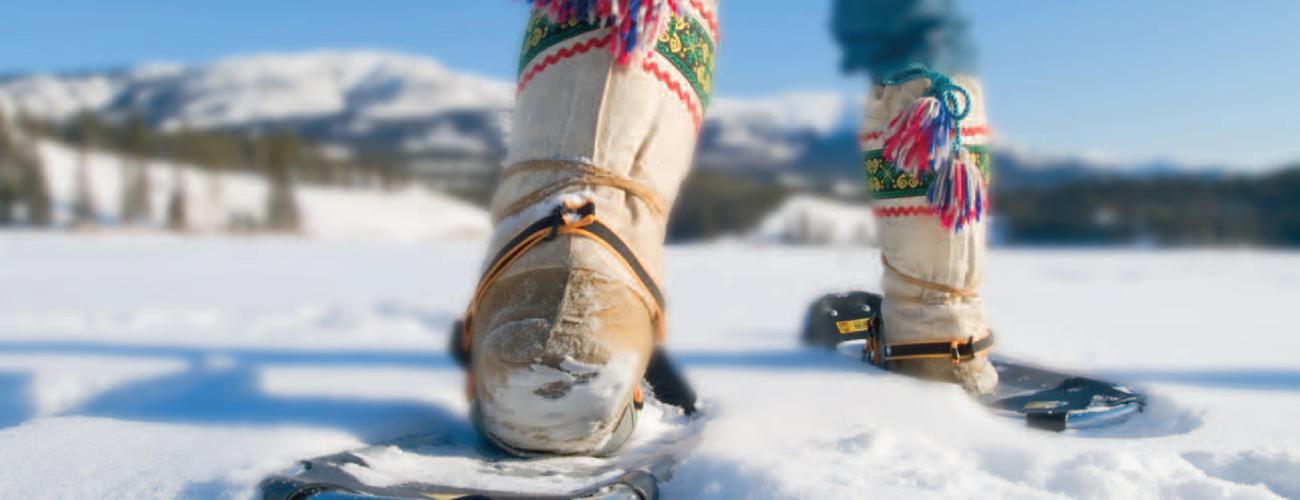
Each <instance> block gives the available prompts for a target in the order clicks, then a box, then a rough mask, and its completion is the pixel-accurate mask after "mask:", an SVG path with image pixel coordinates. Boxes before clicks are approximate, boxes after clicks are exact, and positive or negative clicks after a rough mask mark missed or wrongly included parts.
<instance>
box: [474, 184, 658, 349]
mask: <svg viewBox="0 0 1300 500" xmlns="http://www.w3.org/2000/svg"><path fill="white" fill-rule="evenodd" d="M561 234H566V235H572V236H580V237H583V238H587V239H590V240H592V241H594V242H596V243H597V244H599V245H600V246H601V247H603V248H605V249H606V250H609V251H610V253H612V254H614V255H615V256H617V257H618V258H619V262H621V263H622V264H623V266H624V267H625V268H626V269H627V270H628V272H629V273H631V274H632V276H634V277H636V280H637V283H639V284H640V285H641V287H642V288H643V289H644V290H645V292H646V294H647V295H649V296H650V297H651V298H653V299H654V303H653V304H651V307H652V309H653V310H652V311H651V318H652V321H654V326H655V341H656V342H662V341H663V338H664V320H663V316H664V312H663V311H664V296H663V292H662V291H660V289H659V285H658V284H657V283H656V282H655V280H654V278H653V277H652V276H651V275H650V273H649V272H648V271H647V270H646V269H645V267H644V266H642V265H641V259H640V258H639V257H638V256H637V255H636V252H634V251H633V250H632V248H631V247H629V246H628V245H627V243H625V242H624V241H623V239H622V238H619V237H618V234H616V233H614V231H613V230H612V229H610V228H609V227H608V226H606V225H605V224H604V223H602V222H600V220H599V219H598V218H597V217H596V204H595V203H593V202H591V201H590V200H588V201H585V202H583V203H570V202H568V201H566V202H564V203H563V204H561V205H560V206H558V207H555V210H554V211H552V212H551V214H550V215H548V216H546V217H544V218H542V219H541V220H538V221H537V222H534V223H532V224H531V225H529V226H528V227H526V228H524V230H523V231H520V232H519V234H518V235H516V236H515V237H514V238H512V239H511V240H510V242H508V243H506V245H505V246H504V247H503V248H502V249H501V250H500V251H499V252H497V254H496V255H495V256H494V257H493V258H492V260H491V263H490V264H489V265H488V266H487V269H486V270H485V271H484V272H483V276H482V278H480V279H479V283H478V287H477V288H476V289H475V290H474V297H473V298H472V299H470V302H469V307H468V309H467V310H466V312H465V318H464V319H463V320H461V321H460V322H459V323H460V324H459V325H458V326H457V331H456V332H455V334H456V335H457V336H458V338H457V339H456V342H457V344H458V346H457V347H458V349H459V352H457V353H456V357H457V359H458V360H460V361H461V362H462V363H463V364H464V365H465V366H467V367H468V364H469V359H470V357H469V353H470V348H471V345H472V343H473V339H472V338H471V337H470V331H471V329H470V326H471V322H472V321H473V319H474V311H475V310H476V309H478V304H479V301H481V300H482V299H483V296H484V295H486V294H487V291H488V289H489V288H490V287H491V286H492V284H493V283H495V282H496V280H497V279H498V278H500V277H501V275H502V274H504V273H505V270H506V269H508V268H509V267H510V265H511V264H513V263H514V262H516V261H518V260H519V258H520V257H523V256H524V255H525V254H527V253H528V251H529V250H532V249H533V248H535V247H536V246H537V245H540V244H542V243H545V242H547V241H550V240H552V239H554V238H555V237H556V236H557V235H561Z"/></svg>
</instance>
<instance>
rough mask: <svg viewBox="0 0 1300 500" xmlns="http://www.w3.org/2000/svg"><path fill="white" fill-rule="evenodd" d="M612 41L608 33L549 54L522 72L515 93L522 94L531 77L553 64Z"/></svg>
mask: <svg viewBox="0 0 1300 500" xmlns="http://www.w3.org/2000/svg"><path fill="white" fill-rule="evenodd" d="M613 40H614V34H613V33H610V34H608V35H605V36H602V37H596V38H592V39H590V40H587V41H585V42H578V43H576V44H574V45H573V46H571V47H561V48H560V50H558V51H555V52H554V53H551V54H547V55H546V57H544V58H542V60H541V61H540V62H538V63H537V64H534V65H532V66H530V67H529V68H528V71H526V72H524V74H523V76H521V77H519V85H518V87H516V92H523V91H524V87H527V86H528V84H529V82H532V81H533V77H535V76H537V75H539V74H541V73H542V72H543V71H546V69H547V68H549V67H551V66H553V65H555V63H558V62H560V61H563V60H565V59H568V58H570V57H573V56H576V55H578V54H585V53H587V52H591V49H595V48H599V47H604V46H606V45H609V42H611V41H613Z"/></svg>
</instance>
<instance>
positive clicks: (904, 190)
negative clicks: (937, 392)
mask: <svg viewBox="0 0 1300 500" xmlns="http://www.w3.org/2000/svg"><path fill="white" fill-rule="evenodd" d="M982 96H983V92H982V90H981V88H980V84H979V82H978V81H977V80H975V79H974V78H972V77H969V76H962V75H959V76H955V77H953V78H952V79H949V78H948V77H947V76H946V75H943V74H940V73H937V72H934V71H930V70H928V69H926V68H923V67H914V68H910V69H907V70H903V71H900V72H897V73H896V74H894V75H891V76H890V77H888V78H885V79H882V80H881V81H880V82H879V83H877V84H874V85H873V86H872V88H871V94H870V96H869V98H868V103H867V114H866V119H865V120H864V127H863V134H862V138H861V139H862V146H863V150H864V161H865V169H866V173H867V182H868V187H869V190H870V192H871V194H872V208H873V212H874V213H875V216H876V219H877V223H878V227H879V234H880V244H881V260H882V263H883V265H884V268H885V270H884V277H883V285H882V289H883V292H884V296H885V299H884V304H883V306H882V315H883V316H882V319H883V321H884V323H885V324H886V325H888V327H887V329H886V330H887V332H886V338H884V339H881V345H874V346H869V350H871V351H875V352H874V356H873V361H874V362H877V363H878V364H881V365H882V366H884V367H886V368H888V369H890V370H895V371H898V372H901V373H906V374H910V375H914V376H917V377H921V378H926V379H933V380H941V381H947V382H954V383H957V384H960V385H961V386H962V387H963V388H965V389H966V390H967V391H969V392H971V393H975V394H985V393H988V392H990V391H992V390H993V388H994V387H996V386H997V381H998V375H997V371H996V370H995V369H994V368H993V366H992V365H991V364H990V363H989V361H988V357H987V351H988V349H989V348H990V347H991V346H992V335H991V332H990V330H989V326H988V320H987V319H986V316H985V310H984V304H983V302H981V300H980V297H979V295H978V294H977V293H976V289H977V288H978V287H979V284H980V280H981V279H982V278H983V277H984V258H985V245H986V241H985V240H986V225H987V224H986V222H985V219H984V212H985V210H986V209H987V207H988V180H989V177H988V176H989V171H988V168H989V162H988V150H987V143H988V135H989V131H988V125H987V120H986V118H985V114H984V101H983V97H982Z"/></svg>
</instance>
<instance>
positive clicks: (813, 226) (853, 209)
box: [749, 195, 877, 246]
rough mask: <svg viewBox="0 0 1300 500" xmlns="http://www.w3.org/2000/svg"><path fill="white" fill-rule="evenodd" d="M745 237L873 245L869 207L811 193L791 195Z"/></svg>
mask: <svg viewBox="0 0 1300 500" xmlns="http://www.w3.org/2000/svg"><path fill="white" fill-rule="evenodd" d="M749 238H750V239H751V240H754V241H758V242H768V243H800V244H818V245H870V246H875V244H876V243H877V241H876V218H875V216H874V215H873V214H872V212H871V207H869V206H867V205H864V204H851V203H845V202H841V201H836V200H831V199H826V198H822V197H818V196H812V195H794V196H791V197H789V198H787V199H786V200H785V201H784V202H782V203H781V206H780V207H777V209H776V210H773V211H772V212H771V213H769V214H768V215H767V216H765V217H763V220H762V221H760V222H759V224H758V227H757V228H755V229H754V230H753V231H752V232H751V234H750V235H749Z"/></svg>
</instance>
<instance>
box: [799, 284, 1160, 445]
mask: <svg viewBox="0 0 1300 500" xmlns="http://www.w3.org/2000/svg"><path fill="white" fill-rule="evenodd" d="M881 304H882V298H881V296H880V295H878V294H874V293H870V292H862V291H854V292H846V293H838V294H830V295H826V296H823V297H821V298H820V299H818V300H817V301H816V302H813V304H812V305H811V306H810V307H809V308H808V313H807V315H806V316H805V319H804V331H803V337H802V339H803V342H804V343H805V344H807V345H812V346H817V347H823V348H831V349H837V350H839V351H840V352H843V353H847V354H852V355H855V356H863V354H864V353H863V347H861V346H863V345H864V344H865V343H866V339H867V338H869V337H872V336H879V335H881V334H882V332H884V331H885V328H886V325H885V324H884V323H883V321H882V320H881V317H880V308H881ZM849 343H851V345H845V344H849ZM990 360H991V361H992V362H993V366H994V367H995V368H996V369H997V370H998V376H999V377H998V386H997V388H996V389H995V390H994V392H993V393H992V394H990V395H988V396H983V397H980V398H979V401H980V402H981V403H982V404H984V405H986V406H988V407H990V408H992V409H994V410H995V411H998V412H999V413H1002V414H1005V415H1007V416H1011V417H1015V418H1020V419H1024V421H1025V423H1026V424H1028V425H1029V426H1030V427H1034V428H1039V429H1045V430H1053V431H1063V430H1066V429H1085V428H1094V427H1101V426H1106V425H1112V424H1117V423H1120V422H1123V421H1124V420H1126V419H1128V418H1129V417H1130V416H1132V415H1133V414H1135V413H1139V412H1141V411H1142V410H1143V408H1144V407H1145V406H1146V396H1145V395H1143V394H1142V393H1140V392H1137V391H1134V390H1133V389H1130V388H1128V387H1125V386H1122V385H1119V384H1115V383H1113V382H1108V381H1104V380H1098V379H1093V378H1088V377H1083V376H1077V375H1071V374H1067V373H1062V372H1058V371H1055V370H1051V369H1047V368H1042V367H1036V366H1033V365H1031V364H1026V363H1022V362H1019V361H1015V360H1010V359H1005V358H1000V357H996V356H993V357H990ZM864 361H865V359H864Z"/></svg>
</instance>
